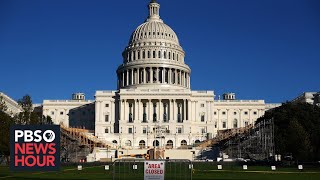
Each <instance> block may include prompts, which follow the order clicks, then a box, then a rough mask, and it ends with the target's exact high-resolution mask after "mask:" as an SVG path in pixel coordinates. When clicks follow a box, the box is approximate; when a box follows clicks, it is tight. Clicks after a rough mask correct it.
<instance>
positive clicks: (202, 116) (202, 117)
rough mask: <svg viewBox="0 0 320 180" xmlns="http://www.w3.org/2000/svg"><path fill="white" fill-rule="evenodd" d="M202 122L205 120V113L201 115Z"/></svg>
mask: <svg viewBox="0 0 320 180" xmlns="http://www.w3.org/2000/svg"><path fill="white" fill-rule="evenodd" d="M201 122H204V114H202V115H201Z"/></svg>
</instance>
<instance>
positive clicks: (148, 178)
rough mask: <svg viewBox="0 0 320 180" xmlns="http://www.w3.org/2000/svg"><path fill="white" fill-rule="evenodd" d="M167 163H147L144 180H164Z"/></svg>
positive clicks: (145, 164) (145, 163)
mask: <svg viewBox="0 0 320 180" xmlns="http://www.w3.org/2000/svg"><path fill="white" fill-rule="evenodd" d="M164 165H165V161H145V162H144V180H164V173H165V171H164V170H165V168H164Z"/></svg>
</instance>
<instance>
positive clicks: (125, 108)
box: [123, 99, 127, 120]
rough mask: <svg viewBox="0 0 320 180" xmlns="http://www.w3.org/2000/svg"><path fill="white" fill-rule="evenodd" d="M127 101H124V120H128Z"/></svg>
mask: <svg viewBox="0 0 320 180" xmlns="http://www.w3.org/2000/svg"><path fill="white" fill-rule="evenodd" d="M126 116H127V100H126V99H124V100H123V120H126V119H127V117H126Z"/></svg>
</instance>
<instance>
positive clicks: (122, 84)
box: [121, 71, 125, 87]
mask: <svg viewBox="0 0 320 180" xmlns="http://www.w3.org/2000/svg"><path fill="white" fill-rule="evenodd" d="M121 86H122V87H124V86H125V85H124V71H122V82H121Z"/></svg>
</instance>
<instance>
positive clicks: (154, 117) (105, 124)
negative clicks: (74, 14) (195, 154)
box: [43, 0, 276, 149]
mask: <svg viewBox="0 0 320 180" xmlns="http://www.w3.org/2000/svg"><path fill="white" fill-rule="evenodd" d="M148 8H149V16H148V17H147V19H146V20H145V22H144V23H143V24H141V25H140V26H138V27H137V29H136V30H135V31H134V32H133V33H132V35H131V38H130V40H129V43H128V46H127V47H126V48H125V49H124V51H123V53H122V57H123V62H122V63H121V65H120V66H119V67H118V69H117V71H116V72H117V78H118V83H117V87H118V89H117V90H115V91H97V92H96V94H95V101H94V102H91V101H86V100H84V97H82V99H81V97H80V99H78V100H72V101H46V100H45V101H44V103H43V112H44V114H45V115H53V119H54V121H55V122H56V123H60V122H61V121H62V122H63V123H65V124H68V120H69V121H70V117H69V119H68V117H67V115H68V116H70V112H69V110H70V109H75V108H77V107H81V106H83V105H90V104H93V105H94V107H93V111H94V115H95V116H94V118H95V123H94V125H95V126H94V128H95V129H94V130H95V135H96V136H97V137H99V138H102V139H105V140H107V141H109V142H113V143H115V144H117V145H119V147H125V148H132V149H135V148H141V147H152V146H154V145H156V146H158V145H159V146H167V147H172V148H179V147H180V146H183V145H192V144H193V143H195V142H200V141H203V140H206V139H207V138H212V137H214V136H215V135H216V134H217V131H218V130H223V129H230V128H238V127H244V126H246V125H249V124H252V123H254V122H255V121H256V119H257V118H258V117H260V116H262V115H263V114H264V112H265V111H266V110H267V109H270V108H272V107H275V106H276V105H270V106H268V105H266V104H265V102H264V100H236V98H235V94H234V93H228V94H225V95H224V96H223V98H222V99H223V100H214V99H215V94H214V92H213V91H192V90H191V84H190V77H191V69H190V68H189V66H188V65H187V64H185V61H184V57H185V52H184V50H183V48H182V47H181V46H180V43H179V40H178V37H177V35H176V33H175V32H174V31H173V30H172V29H171V28H170V27H169V26H168V25H166V24H165V23H164V22H163V20H161V18H160V14H159V12H160V11H159V9H160V5H159V4H158V3H157V2H156V1H155V0H153V1H151V2H150V3H149V6H148ZM119 63H120V62H119ZM204 81H205V80H204ZM203 83H208V82H203ZM219 99H220V98H219ZM89 109H90V108H89ZM82 111H83V110H82ZM86 111H87V109H86ZM91 113H92V112H91ZM79 117H82V118H83V120H86V118H87V121H90V120H91V119H92V116H90V115H88V114H87V115H84V114H83V116H79ZM79 117H78V116H75V118H79ZM69 125H70V122H69Z"/></svg>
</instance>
